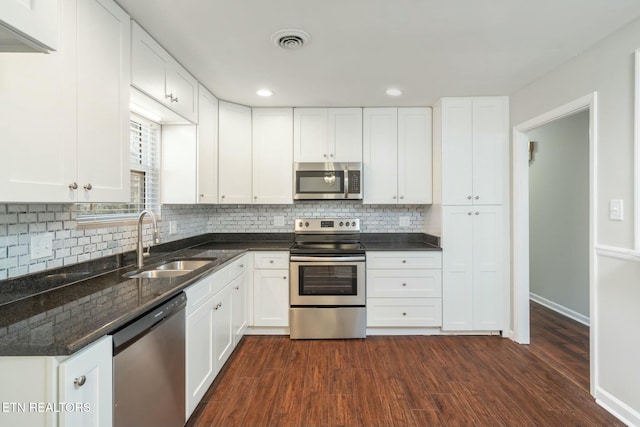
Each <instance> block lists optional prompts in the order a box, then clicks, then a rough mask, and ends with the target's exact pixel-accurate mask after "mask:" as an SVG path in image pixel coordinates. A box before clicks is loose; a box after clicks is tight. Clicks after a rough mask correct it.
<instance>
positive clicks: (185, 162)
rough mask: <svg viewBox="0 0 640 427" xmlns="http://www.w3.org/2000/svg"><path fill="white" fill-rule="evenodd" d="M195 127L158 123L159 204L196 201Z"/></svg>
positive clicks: (191, 202) (192, 202)
mask: <svg viewBox="0 0 640 427" xmlns="http://www.w3.org/2000/svg"><path fill="white" fill-rule="evenodd" d="M196 145H197V144H196V126H195V125H164V126H162V156H161V158H162V167H161V175H162V179H161V181H160V184H161V189H162V191H161V193H162V194H161V198H162V203H172V204H194V203H196V174H197V170H196V162H197V159H196V156H197V146H196Z"/></svg>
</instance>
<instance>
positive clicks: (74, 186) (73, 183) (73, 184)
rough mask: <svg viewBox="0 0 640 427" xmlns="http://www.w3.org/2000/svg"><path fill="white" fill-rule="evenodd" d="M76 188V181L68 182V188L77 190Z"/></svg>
mask: <svg viewBox="0 0 640 427" xmlns="http://www.w3.org/2000/svg"><path fill="white" fill-rule="evenodd" d="M77 189H78V183H77V182H72V183H71V184H69V190H77Z"/></svg>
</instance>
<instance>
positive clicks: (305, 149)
mask: <svg viewBox="0 0 640 427" xmlns="http://www.w3.org/2000/svg"><path fill="white" fill-rule="evenodd" d="M327 122H328V113H327V109H326V108H295V109H294V110H293V147H294V151H293V160H294V161H295V162H326V161H328V160H329V153H328V150H327Z"/></svg>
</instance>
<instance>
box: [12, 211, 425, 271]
mask: <svg viewBox="0 0 640 427" xmlns="http://www.w3.org/2000/svg"><path fill="white" fill-rule="evenodd" d="M424 212H425V209H424V206H413V205H397V206H383V205H363V204H362V202H353V201H305V202H297V203H295V204H292V205H164V206H163V207H162V212H161V214H162V215H161V220H160V222H159V224H158V225H159V228H160V241H161V242H163V243H164V242H169V241H172V240H179V239H184V238H186V237H191V236H196V235H199V234H203V233H207V232H209V233H245V232H255V233H267V232H274V231H275V232H289V231H292V230H293V221H294V220H295V219H296V218H299V217H315V218H319V217H342V218H346V217H357V218H361V227H362V231H363V232H380V233H384V232H421V231H422V230H423V225H424ZM274 216H279V217H283V218H284V225H283V226H279V227H276V226H274V224H273V218H274ZM400 217H408V218H409V220H410V226H409V227H402V228H400V227H399V222H400V220H399V219H400ZM171 221H176V225H177V230H176V233H175V234H171V235H170V234H169V223H170V222H171ZM47 232H52V233H54V241H53V249H54V256H52V257H49V258H46V259H38V260H31V257H30V255H29V245H30V241H31V235H32V234H39V233H47ZM143 235H144V242H145V246H146V245H148V244H149V243H150V242H151V235H152V230H151V227H150V226H149V225H147V224H145V226H144V232H143ZM136 242H137V227H136V225H126V226H116V227H114V226H108V227H104V228H87V229H77V221H76V212H75V211H74V205H69V204H29V205H26V204H4V205H3V204H0V280H4V279H7V278H11V277H15V276H20V275H23V274H28V273H33V272H35V271H41V270H44V269H51V268H56V267H60V266H62V265H71V264H75V263H78V262H83V261H88V260H90V259H96V258H100V257H104V256H108V255H113V254H118V253H122V252H127V251H132V250H135V247H136Z"/></svg>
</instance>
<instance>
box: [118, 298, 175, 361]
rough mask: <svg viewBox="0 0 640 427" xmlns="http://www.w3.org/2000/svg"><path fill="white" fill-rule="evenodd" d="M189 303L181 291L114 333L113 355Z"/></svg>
mask: <svg viewBox="0 0 640 427" xmlns="http://www.w3.org/2000/svg"><path fill="white" fill-rule="evenodd" d="M186 305H187V295H186V294H185V293H184V292H180V293H179V294H178V295H177V296H175V297H173V298H172V299H170V300H169V301H166V302H164V303H162V304H161V305H159V306H157V307H156V308H154V309H153V310H151V311H149V312H148V313H147V314H145V315H143V316H142V317H140V318H138V319H136V320H134V321H133V322H132V323H130V324H128V325H127V326H125V327H123V328H122V329H120V330H119V331H117V332H115V333H114V334H113V355H114V356H115V355H116V354H118V353H120V352H121V351H123V350H124V349H125V348H127V347H129V346H130V345H131V344H133V343H134V342H136V341H137V340H138V339H140V338H142V337H143V336H145V335H146V334H147V333H148V332H149V331H151V330H152V329H153V328H154V327H155V326H156V325H157V324H159V323H160V322H162V321H163V320H165V319H168V318H169V317H171V316H174V315H175V314H177V313H179V312H180V311H182V310H184V308H185V307H186Z"/></svg>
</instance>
